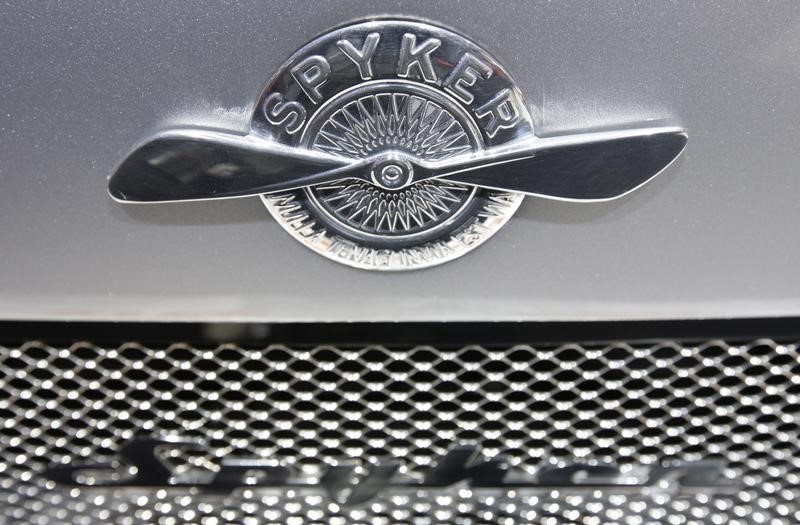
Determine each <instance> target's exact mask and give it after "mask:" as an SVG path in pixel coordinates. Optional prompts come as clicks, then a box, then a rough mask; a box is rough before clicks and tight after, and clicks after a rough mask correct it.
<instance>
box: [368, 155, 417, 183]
mask: <svg viewBox="0 0 800 525" xmlns="http://www.w3.org/2000/svg"><path fill="white" fill-rule="evenodd" d="M371 175H372V177H371V178H372V182H373V183H375V184H376V185H377V186H379V187H380V188H383V189H385V190H399V189H401V188H404V187H406V186H408V185H409V184H411V182H412V179H413V175H414V168H413V167H411V165H410V164H409V163H407V162H403V161H400V160H396V159H392V160H387V161H382V162H378V163H377V164H376V165H375V167H374V168H373V169H372V174H371Z"/></svg>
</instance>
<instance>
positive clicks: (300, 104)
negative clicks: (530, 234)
mask: <svg viewBox="0 0 800 525" xmlns="http://www.w3.org/2000/svg"><path fill="white" fill-rule="evenodd" d="M252 132H253V133H254V134H257V135H259V136H262V137H265V138H268V139H269V140H272V141H276V142H279V143H281V144H284V145H287V146H291V147H295V148H306V149H309V150H312V151H318V152H323V153H326V154H328V155H335V156H341V157H345V158H348V159H353V160H358V159H365V158H368V157H373V156H376V155H381V154H384V153H388V154H391V153H398V154H400V155H398V157H397V159H396V160H395V159H392V158H391V155H390V156H389V157H388V158H387V160H385V161H382V162H381V163H379V164H378V165H375V166H373V167H372V169H371V172H370V174H369V180H365V179H363V178H360V179H343V180H340V181H338V182H335V183H330V184H321V185H317V186H311V187H307V188H303V189H298V190H292V191H287V192H284V193H273V194H269V195H263V196H262V200H263V201H264V203H265V205H266V206H267V208H268V209H269V211H270V212H271V213H272V215H273V216H274V217H275V219H276V220H277V221H278V222H279V223H280V224H281V225H282V226H283V227H284V228H285V229H286V230H287V231H288V232H289V233H290V234H292V235H293V236H294V237H295V238H296V239H298V240H299V241H301V242H302V243H303V244H305V245H306V246H308V247H309V248H311V249H313V250H315V251H317V252H318V253H320V254H322V255H324V256H326V257H328V258H330V259H333V260H336V261H338V262H341V263H344V264H347V265H350V266H354V267H358V268H364V269H372V270H410V269H415V268H424V267H429V266H433V265H436V264H440V263H443V262H446V261H449V260H452V259H455V258H456V257H459V256H461V255H463V254H465V253H466V252H468V251H470V250H472V249H474V248H475V247H477V246H479V245H480V244H481V243H483V242H484V241H486V240H487V239H488V238H489V237H491V236H492V235H493V234H494V233H495V232H496V231H497V230H498V229H499V228H501V227H502V226H503V225H504V224H505V223H506V221H507V220H508V219H509V218H510V217H511V216H512V215H513V213H514V212H515V211H516V209H517V207H518V206H519V204H520V202H521V200H522V195H521V194H517V193H509V192H503V191H495V190H489V189H483V188H478V187H475V186H469V185H464V184H458V183H455V182H451V181H448V180H447V179H436V178H429V179H424V180H419V181H417V182H413V183H410V184H408V182H409V181H411V180H412V173H413V169H414V168H413V167H412V166H411V163H409V162H405V161H403V160H402V159H403V158H404V157H411V158H414V159H415V160H419V161H442V160H446V159H448V158H451V157H454V156H458V155H468V154H471V153H480V152H481V151H483V150H484V149H488V148H495V147H497V146H501V145H504V144H507V143H510V142H513V141H515V140H517V139H519V138H520V137H530V136H533V125H532V121H531V117H530V115H529V113H528V111H527V107H526V104H525V103H524V101H523V99H522V96H521V93H520V92H519V90H518V89H517V88H516V87H515V86H514V84H513V83H512V81H511V79H510V76H509V75H508V73H507V72H506V71H505V70H504V69H503V68H502V66H501V65H500V64H499V63H498V62H497V61H496V60H494V59H493V58H492V57H491V56H490V55H489V54H488V53H487V52H486V51H485V50H483V49H482V48H480V47H478V46H477V45H476V44H474V43H473V42H470V41H469V40H467V39H466V38H464V37H463V36H461V35H458V34H456V33H453V32H452V31H449V30H447V29H443V28H440V27H436V26H433V25H430V24H427V23H422V22H416V21H409V20H376V21H369V22H362V23H356V24H352V25H348V26H345V27H341V28H338V29H336V30H333V31H331V32H329V33H326V34H324V35H322V36H320V37H318V38H317V39H315V40H313V41H312V42H310V43H309V44H307V45H306V46H304V47H303V48H302V49H300V50H299V51H298V52H297V53H295V54H294V56H292V57H291V58H290V59H289V60H288V61H287V62H286V63H285V64H284V65H283V66H282V67H281V69H280V71H279V72H278V73H277V75H276V76H275V77H274V78H273V79H272V81H270V83H269V84H268V85H267V87H266V88H265V90H264V92H263V93H262V95H261V97H260V99H259V101H258V104H257V106H256V111H255V114H254V116H253V120H252Z"/></svg>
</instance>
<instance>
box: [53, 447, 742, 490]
mask: <svg viewBox="0 0 800 525" xmlns="http://www.w3.org/2000/svg"><path fill="white" fill-rule="evenodd" d="M197 446H198V443H194V442H188V441H183V440H181V439H178V438H174V437H170V438H154V437H142V438H138V439H135V440H133V441H131V442H129V443H128V444H126V445H125V446H123V447H122V449H120V451H119V455H120V456H121V458H122V459H123V462H122V463H100V464H86V465H71V464H55V465H51V466H50V467H49V468H48V469H47V471H46V472H45V477H46V478H47V479H49V480H50V481H53V482H55V483H58V484H59V485H61V486H67V487H84V488H110V487H117V488H140V489H141V488H150V489H153V488H159V489H166V488H173V489H181V488H183V489H199V490H202V491H205V492H210V493H223V494H227V493H230V492H232V491H234V490H236V489H242V488H250V489H253V488H262V489H273V490H293V489H295V490H296V489H308V490H313V489H318V490H319V489H321V490H323V491H325V492H326V493H327V494H328V496H329V497H330V498H331V499H332V500H333V501H334V502H336V503H338V504H342V505H358V504H362V503H366V502H367V501H369V500H371V499H372V498H374V497H376V496H377V495H378V494H381V493H384V492H387V491H388V492H398V491H403V490H421V489H425V490H436V489H439V490H442V489H448V488H452V487H455V486H459V485H460V486H467V487H469V488H472V489H473V490H494V491H497V490H505V491H514V490H517V491H521V490H539V491H551V490H562V491H565V492H572V491H578V492H581V491H587V490H589V491H594V490H606V491H609V492H610V493H614V494H618V493H621V492H630V491H641V490H643V489H645V488H650V490H656V491H659V490H661V491H667V492H668V493H669V491H670V490H672V492H686V491H688V492H692V491H694V492H702V493H704V494H710V493H717V492H723V493H727V492H730V491H731V490H736V485H735V484H734V483H732V482H731V480H729V479H728V478H726V477H725V476H724V471H725V463H724V462H723V461H717V460H707V461H692V462H684V461H673V462H665V463H662V464H657V465H651V466H647V467H646V466H642V465H640V466H629V468H627V469H623V468H621V467H619V466H617V465H613V464H609V463H601V464H578V463H572V464H562V465H548V466H545V467H543V468H541V469H540V470H539V471H538V472H537V473H536V475H535V476H528V475H526V474H525V473H523V472H520V471H515V470H513V469H511V468H509V466H508V464H506V463H505V462H504V461H503V460H502V459H501V458H498V457H495V458H492V459H484V458H481V457H480V456H481V455H480V453H479V450H478V447H476V446H473V445H459V446H456V447H454V448H452V449H451V450H450V451H449V452H448V453H447V454H446V455H445V456H443V457H441V458H440V459H439V461H438V463H436V464H434V465H433V466H432V467H431V468H430V470H429V471H428V472H427V473H426V474H425V475H424V476H423V477H421V478H417V479H415V478H413V477H410V476H408V475H404V474H403V473H402V472H400V471H401V467H400V465H399V464H398V463H394V462H388V463H374V464H372V465H371V466H369V467H368V468H366V469H364V470H362V471H361V472H359V471H358V468H357V467H356V466H355V465H350V464H343V465H332V466H328V467H327V468H325V469H323V471H322V472H321V473H317V474H315V475H311V476H309V475H306V476H302V475H298V473H297V472H295V471H293V469H291V468H290V467H288V466H285V465H281V464H280V463H278V462H275V461H271V460H265V459H261V458H252V459H247V458H237V459H223V460H222V462H221V463H220V465H219V466H218V468H217V470H216V472H204V473H197V472H195V473H193V474H183V475H180V476H176V475H174V474H173V472H172V471H171V470H170V469H169V468H168V466H167V464H166V463H165V462H163V461H162V460H161V459H160V457H159V454H158V449H165V448H166V449H172V450H175V449H177V448H186V447H197Z"/></svg>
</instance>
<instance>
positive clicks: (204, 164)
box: [109, 20, 686, 270]
mask: <svg viewBox="0 0 800 525" xmlns="http://www.w3.org/2000/svg"><path fill="white" fill-rule="evenodd" d="M685 144H686V134H685V133H684V132H683V130H682V129H680V128H676V127H657V128H653V127H650V128H641V127H630V128H626V129H620V130H615V131H604V132H598V133H580V134H573V135H566V136H559V137H551V138H539V137H536V136H535V134H534V129H533V122H532V120H531V116H530V114H529V112H528V105H527V104H526V103H525V101H524V100H523V96H522V93H521V92H520V91H519V89H517V88H516V86H515V85H514V84H513V82H512V80H511V77H510V76H509V74H508V73H507V72H506V71H505V70H504V69H503V67H502V66H501V65H500V64H499V63H498V62H497V61H496V60H494V59H493V58H492V57H491V56H490V55H489V54H488V53H487V52H486V51H484V50H483V49H481V48H480V47H478V46H477V45H475V44H474V43H472V42H470V41H469V40H467V39H466V38H464V37H463V36H461V35H458V34H455V33H453V32H451V31H449V30H446V29H442V28H440V27H436V26H433V25H430V24H427V23H422V22H416V21H409V20H378V21H368V22H362V23H356V24H353V25H348V26H346V27H342V28H339V29H336V30H334V31H331V32H329V33H326V34H324V35H322V36H320V37H318V38H317V39H315V40H314V41H312V42H310V43H309V44H307V45H306V46H304V47H303V48H302V49H301V50H299V51H298V52H297V53H295V55H294V56H292V57H291V58H290V59H289V60H288V61H287V62H286V63H285V64H284V65H283V67H282V68H281V69H280V71H279V72H278V74H277V75H276V76H275V77H274V78H273V79H272V80H271V81H270V82H269V84H268V85H267V87H266V88H265V89H264V91H263V93H262V94H261V96H260V97H259V100H258V102H257V104H256V107H255V111H254V114H253V118H252V121H251V129H250V132H249V133H248V134H247V135H244V136H242V135H238V134H235V133H225V132H220V131H211V130H203V129H176V130H171V131H168V132H166V133H163V134H160V135H158V136H156V137H154V138H152V139H151V140H149V141H147V142H145V143H144V144H143V145H141V146H140V147H138V148H137V149H136V150H135V151H134V152H133V153H131V154H130V155H129V156H128V158H126V159H125V161H124V162H123V163H122V164H121V165H120V166H119V168H118V169H117V171H116V172H115V173H114V175H113V176H112V177H111V178H110V180H109V192H110V194H111V196H112V197H113V198H114V199H116V200H118V201H122V202H137V203H147V202H169V201H190V200H206V199H218V198H232V197H248V196H261V198H262V200H263V201H264V203H265V205H266V207H267V208H268V209H269V210H270V212H271V213H272V215H273V216H274V217H275V219H276V220H277V221H278V222H279V223H280V224H281V225H282V226H283V227H284V228H285V229H286V230H287V231H288V232H289V233H291V234H292V235H293V236H294V237H295V238H296V239H298V240H300V241H301V242H302V243H304V244H305V245H306V246H308V247H310V248H312V249H313V250H315V251H317V252H318V253H321V254H322V255H324V256H326V257H328V258H330V259H333V260H336V261H339V262H342V263H344V264H348V265H350V266H355V267H358V268H365V269H375V270H407V269H415V268H424V267H428V266H433V265H436V264H440V263H442V262H445V261H449V260H452V259H454V258H456V257H459V256H461V255H463V254H464V253H466V252H468V251H470V250H472V249H473V248H475V247H477V246H478V245H480V244H482V243H483V242H484V241H486V240H487V239H488V238H489V237H491V236H492V235H493V234H494V233H495V232H496V231H497V230H498V229H499V228H501V227H502V226H503V225H504V224H505V223H506V221H508V219H509V218H510V217H511V216H512V215H513V213H514V212H515V210H516V209H517V207H518V206H519V204H520V202H521V200H522V198H523V197H524V195H526V194H527V195H536V196H539V197H544V198H550V199H559V200H573V201H602V200H610V199H614V198H617V197H620V196H621V195H624V194H626V193H628V192H630V191H632V190H634V189H636V188H637V187H639V186H641V185H642V184H644V183H645V182H647V181H648V180H650V179H651V178H652V177H654V176H655V175H657V174H658V173H659V172H660V171H662V170H663V169H664V168H665V167H666V166H667V165H668V164H670V163H671V162H672V161H673V160H674V159H675V158H676V157H677V156H678V155H679V154H680V152H681V151H682V150H683V148H684V146H685Z"/></svg>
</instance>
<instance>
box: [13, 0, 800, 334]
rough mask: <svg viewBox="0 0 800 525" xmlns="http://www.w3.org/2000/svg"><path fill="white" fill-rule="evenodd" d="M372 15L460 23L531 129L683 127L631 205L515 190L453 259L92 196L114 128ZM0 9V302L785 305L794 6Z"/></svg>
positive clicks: (280, 311) (224, 308)
mask: <svg viewBox="0 0 800 525" xmlns="http://www.w3.org/2000/svg"><path fill="white" fill-rule="evenodd" d="M382 14H393V15H407V16H415V17H421V18H428V19H431V20H432V21H434V22H437V23H442V24H446V25H450V26H452V27H454V28H455V29H456V30H459V31H461V32H463V33H466V34H468V35H471V36H472V37H474V38H476V39H477V40H478V41H479V43H480V44H481V45H482V46H484V47H485V48H486V49H488V50H489V51H490V52H491V53H493V54H494V55H495V56H497V58H498V59H499V60H500V61H501V62H502V63H503V64H504V65H505V66H506V67H507V68H508V69H509V71H510V72H511V74H512V75H513V76H514V79H515V80H516V82H517V83H518V85H519V86H520V88H521V90H522V91H523V94H524V96H525V98H526V100H527V101H528V103H529V104H531V106H532V107H531V108H530V109H531V112H532V114H533V117H534V121H535V124H536V126H537V133H538V134H539V135H540V136H550V135H555V134H560V133H566V132H571V131H575V130H589V129H592V128H606V127H611V126H614V125H616V124H620V123H626V122H631V121H637V120H641V119H644V118H654V117H662V118H674V119H676V120H677V122H679V123H680V124H681V125H682V126H684V127H685V128H686V129H687V131H688V132H689V135H690V136H691V138H692V140H691V143H690V144H689V146H688V148H687V150H686V151H685V152H684V154H683V155H682V157H681V158H680V159H679V160H678V161H677V162H676V163H675V164H674V165H673V166H671V167H670V168H669V169H668V170H667V171H666V172H665V173H664V174H663V175H662V176H660V177H659V178H658V179H656V180H655V181H654V182H653V183H652V184H649V185H648V186H646V187H645V188H643V189H642V190H641V191H639V192H637V193H636V194H635V195H633V196H631V197H630V198H624V199H622V200H620V201H616V202H611V203H598V204H591V205H577V204H571V203H563V202H547V201H544V200H537V199H533V198H529V199H526V200H525V202H524V203H523V206H522V207H521V208H520V210H519V212H518V213H517V214H516V216H515V220H514V221H512V222H511V223H509V224H508V225H507V226H506V227H505V228H503V230H502V231H501V232H500V233H498V235H496V236H495V237H494V238H493V239H492V240H491V241H489V242H488V243H487V244H486V245H484V246H482V247H481V248H479V249H478V250H476V251H475V252H474V253H472V254H471V255H470V257H468V258H466V259H461V260H459V261H456V262H454V263H452V264H448V265H446V266H442V267H439V268H435V269H430V270H422V271H417V272H411V273H407V274H397V275H384V274H372V273H368V272H364V271H359V270H356V269H350V268H346V267H342V266H340V265H337V264H335V263H333V262H330V261H327V260H325V259H322V258H320V257H315V256H313V255H312V254H310V253H308V252H307V251H306V250H305V248H303V247H302V246H299V245H298V244H297V243H295V242H294V241H293V240H292V239H291V238H289V237H288V236H286V235H285V234H284V233H283V231H282V230H281V228H280V226H279V225H278V224H277V223H275V222H274V221H273V220H272V219H271V218H269V217H268V216H266V214H265V213H264V210H263V207H262V205H261V203H260V202H259V200H258V199H257V198H253V199H243V200H233V201H219V202H205V203H193V204H166V205H163V206H158V207H124V206H122V205H120V204H118V203H115V202H113V201H112V200H111V199H109V198H108V196H107V194H106V177H107V176H108V175H109V174H110V173H111V172H112V171H113V169H114V167H115V166H116V164H117V163H118V162H119V161H120V160H121V159H122V158H123V156H124V155H125V154H126V153H127V152H128V151H129V148H130V146H131V145H132V144H136V143H138V142H139V141H141V140H143V139H144V138H146V137H148V136H151V135H152V134H154V133H157V132H159V131H163V130H165V129H168V128H170V127H174V126H176V125H179V124H180V125H183V124H195V125H202V126H210V127H221V128H226V129H234V130H239V131H242V132H244V131H246V129H247V125H248V119H249V116H250V112H251V110H252V106H253V104H254V103H255V100H256V97H257V96H258V93H259V91H260V89H261V88H262V86H263V85H264V83H265V82H266V81H267V80H268V79H269V77H270V75H271V74H272V73H273V72H274V71H275V70H276V69H277V68H278V66H279V65H280V64H281V62H282V61H283V60H284V59H285V57H287V56H289V55H290V54H291V53H292V52H293V51H294V50H295V49H297V48H298V47H300V46H301V45H302V44H303V43H305V42H306V41H308V40H310V39H311V38H313V37H314V36H315V35H316V34H318V33H321V32H323V31H325V30H327V29H329V28H330V27H331V26H334V25H337V24H340V23H344V22H347V21H350V20H353V19H356V18H362V17H365V16H369V15H382ZM0 21H2V22H1V23H2V25H3V32H2V33H0V48H1V49H2V50H3V60H2V62H0V318H3V319H46V318H49V319H62V318H63V319H67V318H68V319H78V318H81V319H158V320H178V319H185V320H246V319H247V320H265V321H281V320H314V321H320V320H331V321H333V320H348V321H358V320H454V319H460V320H471V319H480V320H503V319H536V320H547V319H601V318H602V319H617V318H628V319H633V318H682V317H712V316H722V317H729V316H731V317H736V316H757V315H759V316H760V315H798V314H800V279H798V278H797V267H798V261H799V260H800V242H799V241H798V239H797V237H798V231H797V230H798V225H800V207H799V206H798V204H797V200H798V199H797V196H798V194H799V193H800V187H799V186H800V182H798V174H797V172H798V161H800V139H798V132H800V124H798V123H799V122H800V102H798V101H800V4H798V3H796V2H791V1H779V2H770V3H767V2H749V3H742V4H732V3H731V4H729V3H725V2H719V3H710V2H697V3H692V2H676V3H671V4H669V5H665V4H656V3H650V2H639V3H632V2H624V1H618V2H606V3H602V4H600V3H592V2H552V3H547V2H518V3H511V2H509V3H507V5H506V6H505V7H503V8H501V9H498V7H497V5H496V4H492V3H455V2H437V3H427V2H421V1H420V2H401V3H397V2H364V1H351V2H301V1H295V2H291V3H284V4H278V3H261V2H235V3H233V2H232V3H216V2H208V3H205V2H186V3H169V4H163V5H156V4H150V3H146V2H128V3H124V4H121V3H119V4H118V3H110V2H108V3H106V2H81V3H77V2H70V3H63V4H55V3H45V2H36V3H33V2H32V3H24V2H16V3H4V4H2V5H0Z"/></svg>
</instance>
